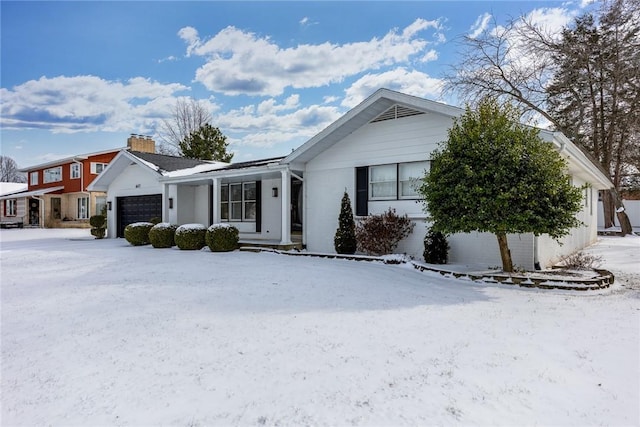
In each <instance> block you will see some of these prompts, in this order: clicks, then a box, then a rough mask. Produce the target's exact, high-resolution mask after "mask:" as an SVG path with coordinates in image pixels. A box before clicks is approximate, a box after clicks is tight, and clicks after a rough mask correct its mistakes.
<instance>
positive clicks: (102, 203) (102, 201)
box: [96, 196, 107, 215]
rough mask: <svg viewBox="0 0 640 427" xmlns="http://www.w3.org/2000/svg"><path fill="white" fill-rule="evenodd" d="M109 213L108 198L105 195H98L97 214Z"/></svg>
mask: <svg viewBox="0 0 640 427" xmlns="http://www.w3.org/2000/svg"><path fill="white" fill-rule="evenodd" d="M106 214H107V198H106V197H104V196H98V197H96V215H106Z"/></svg>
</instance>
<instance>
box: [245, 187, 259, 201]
mask: <svg viewBox="0 0 640 427" xmlns="http://www.w3.org/2000/svg"><path fill="white" fill-rule="evenodd" d="M255 199H256V183H255V182H245V183H244V200H245V201H247V200H255Z"/></svg>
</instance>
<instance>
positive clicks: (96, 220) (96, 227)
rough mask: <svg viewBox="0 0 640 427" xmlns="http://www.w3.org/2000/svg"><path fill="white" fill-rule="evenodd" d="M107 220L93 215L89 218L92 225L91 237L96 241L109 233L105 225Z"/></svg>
mask: <svg viewBox="0 0 640 427" xmlns="http://www.w3.org/2000/svg"><path fill="white" fill-rule="evenodd" d="M106 221H107V218H106V217H105V216H104V215H93V216H92V217H91V218H89V224H90V225H91V235H92V236H94V237H95V238H96V239H102V238H104V235H105V232H106V231H107V227H105V223H106Z"/></svg>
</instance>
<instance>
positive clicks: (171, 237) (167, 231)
mask: <svg viewBox="0 0 640 427" xmlns="http://www.w3.org/2000/svg"><path fill="white" fill-rule="evenodd" d="M177 229H178V226H177V225H174V224H169V223H168V222H159V223H158V224H156V225H154V226H153V227H152V228H151V230H149V241H150V242H151V246H153V247H154V248H170V247H172V246H175V245H176V241H175V235H176V230H177Z"/></svg>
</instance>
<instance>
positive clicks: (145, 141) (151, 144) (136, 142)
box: [127, 133, 156, 153]
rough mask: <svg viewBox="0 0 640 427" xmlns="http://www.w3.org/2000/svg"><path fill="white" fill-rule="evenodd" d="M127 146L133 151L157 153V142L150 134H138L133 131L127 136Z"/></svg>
mask: <svg viewBox="0 0 640 427" xmlns="http://www.w3.org/2000/svg"><path fill="white" fill-rule="evenodd" d="M127 148H128V149H129V150H131V151H140V152H142V153H155V152H156V142H155V141H154V140H153V139H151V137H150V136H144V135H136V134H135V133H132V134H131V136H130V137H129V138H127Z"/></svg>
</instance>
